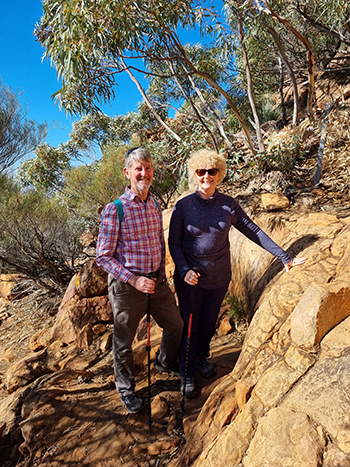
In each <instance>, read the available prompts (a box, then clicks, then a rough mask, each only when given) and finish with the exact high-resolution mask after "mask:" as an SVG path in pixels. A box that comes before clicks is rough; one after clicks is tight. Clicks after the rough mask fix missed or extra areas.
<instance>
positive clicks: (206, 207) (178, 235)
mask: <svg viewBox="0 0 350 467" xmlns="http://www.w3.org/2000/svg"><path fill="white" fill-rule="evenodd" d="M231 226H234V227H235V228H236V229H238V230H239V231H240V232H242V233H243V234H244V235H245V236H246V237H248V238H249V239H250V240H252V241H253V242H254V243H256V244H257V245H259V246H261V247H262V248H264V249H265V250H266V251H268V252H270V253H271V254H272V255H274V256H276V257H277V258H279V259H280V260H281V261H282V263H283V264H286V263H288V262H289V261H290V260H291V258H290V256H289V255H288V254H287V253H286V252H285V251H284V250H283V249H282V248H281V247H279V246H278V245H277V244H276V243H275V242H274V241H273V240H271V238H270V237H269V236H268V235H267V234H266V233H265V232H264V231H263V230H261V229H260V227H258V226H257V225H256V224H255V223H254V222H253V221H252V220H251V219H250V217H249V216H248V215H247V214H246V213H245V212H244V210H243V209H242V208H241V206H240V205H239V204H238V202H237V201H236V200H235V199H234V198H232V197H231V196H228V195H224V194H223V193H220V192H218V191H215V193H214V195H213V197H212V198H210V199H203V198H201V197H200V196H199V194H198V192H197V191H195V192H194V193H192V194H190V195H188V196H186V197H185V198H182V199H181V200H179V201H178V202H177V203H176V206H175V208H174V211H173V214H172V217H171V221H170V229H169V249H170V254H171V256H172V258H173V261H174V263H175V267H176V269H177V270H178V272H179V273H180V275H181V277H184V276H185V275H186V273H187V271H189V270H190V269H192V268H193V267H197V268H198V269H199V271H200V274H201V277H200V278H199V281H198V286H199V287H203V288H207V289H217V288H220V287H224V286H225V285H227V284H228V282H229V281H230V279H231V259H230V242H229V231H230V228H231Z"/></svg>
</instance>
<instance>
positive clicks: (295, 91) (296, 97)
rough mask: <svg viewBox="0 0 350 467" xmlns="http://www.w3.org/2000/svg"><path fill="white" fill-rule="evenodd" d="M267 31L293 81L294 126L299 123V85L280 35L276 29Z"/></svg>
mask: <svg viewBox="0 0 350 467" xmlns="http://www.w3.org/2000/svg"><path fill="white" fill-rule="evenodd" d="M267 30H268V31H269V33H270V34H271V36H272V37H273V38H274V40H275V42H276V45H277V47H278V50H279V52H280V54H281V59H282V60H283V63H284V65H285V67H286V68H287V70H288V74H289V77H290V79H291V80H292V86H293V95H294V103H293V126H295V125H296V123H297V118H298V113H299V92H298V85H297V80H296V78H295V74H294V72H293V69H292V67H291V65H290V63H289V61H288V58H287V56H286V54H285V53H284V49H283V46H282V42H281V40H280V38H279V35H278V34H277V32H276V31H275V29H273V28H271V27H268V28H267Z"/></svg>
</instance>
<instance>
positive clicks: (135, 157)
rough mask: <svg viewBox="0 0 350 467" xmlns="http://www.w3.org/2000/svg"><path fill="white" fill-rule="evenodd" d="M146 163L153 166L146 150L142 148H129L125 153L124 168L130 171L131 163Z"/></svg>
mask: <svg viewBox="0 0 350 467" xmlns="http://www.w3.org/2000/svg"><path fill="white" fill-rule="evenodd" d="M139 161H147V162H150V163H151V164H152V165H153V160H152V156H151V154H150V152H149V151H148V149H146V148H143V147H141V146H140V147H137V148H131V149H129V151H128V152H127V153H126V158H125V167H126V168H127V169H128V170H130V169H131V166H132V164H133V162H139Z"/></svg>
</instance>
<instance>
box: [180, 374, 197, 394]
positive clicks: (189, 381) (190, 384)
mask: <svg viewBox="0 0 350 467" xmlns="http://www.w3.org/2000/svg"><path fill="white" fill-rule="evenodd" d="M184 386H185V378H184V376H181V383H180V393H181V395H182V394H183V393H184ZM195 395H196V384H195V382H194V376H188V377H187V378H186V387H185V397H187V398H188V399H192V398H193V397H194V396H195Z"/></svg>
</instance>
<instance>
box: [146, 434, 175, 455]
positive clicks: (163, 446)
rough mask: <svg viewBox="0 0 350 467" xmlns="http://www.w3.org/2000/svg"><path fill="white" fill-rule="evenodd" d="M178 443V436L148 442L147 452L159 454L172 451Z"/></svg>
mask: <svg viewBox="0 0 350 467" xmlns="http://www.w3.org/2000/svg"><path fill="white" fill-rule="evenodd" d="M179 444H180V439H179V438H174V439H172V440H169V441H159V442H156V443H152V444H149V446H148V449H147V452H148V454H149V455H150V456H159V455H161V454H166V453H168V452H171V451H173V450H174V449H175V448H176V447H177V446H178V445H179Z"/></svg>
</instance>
